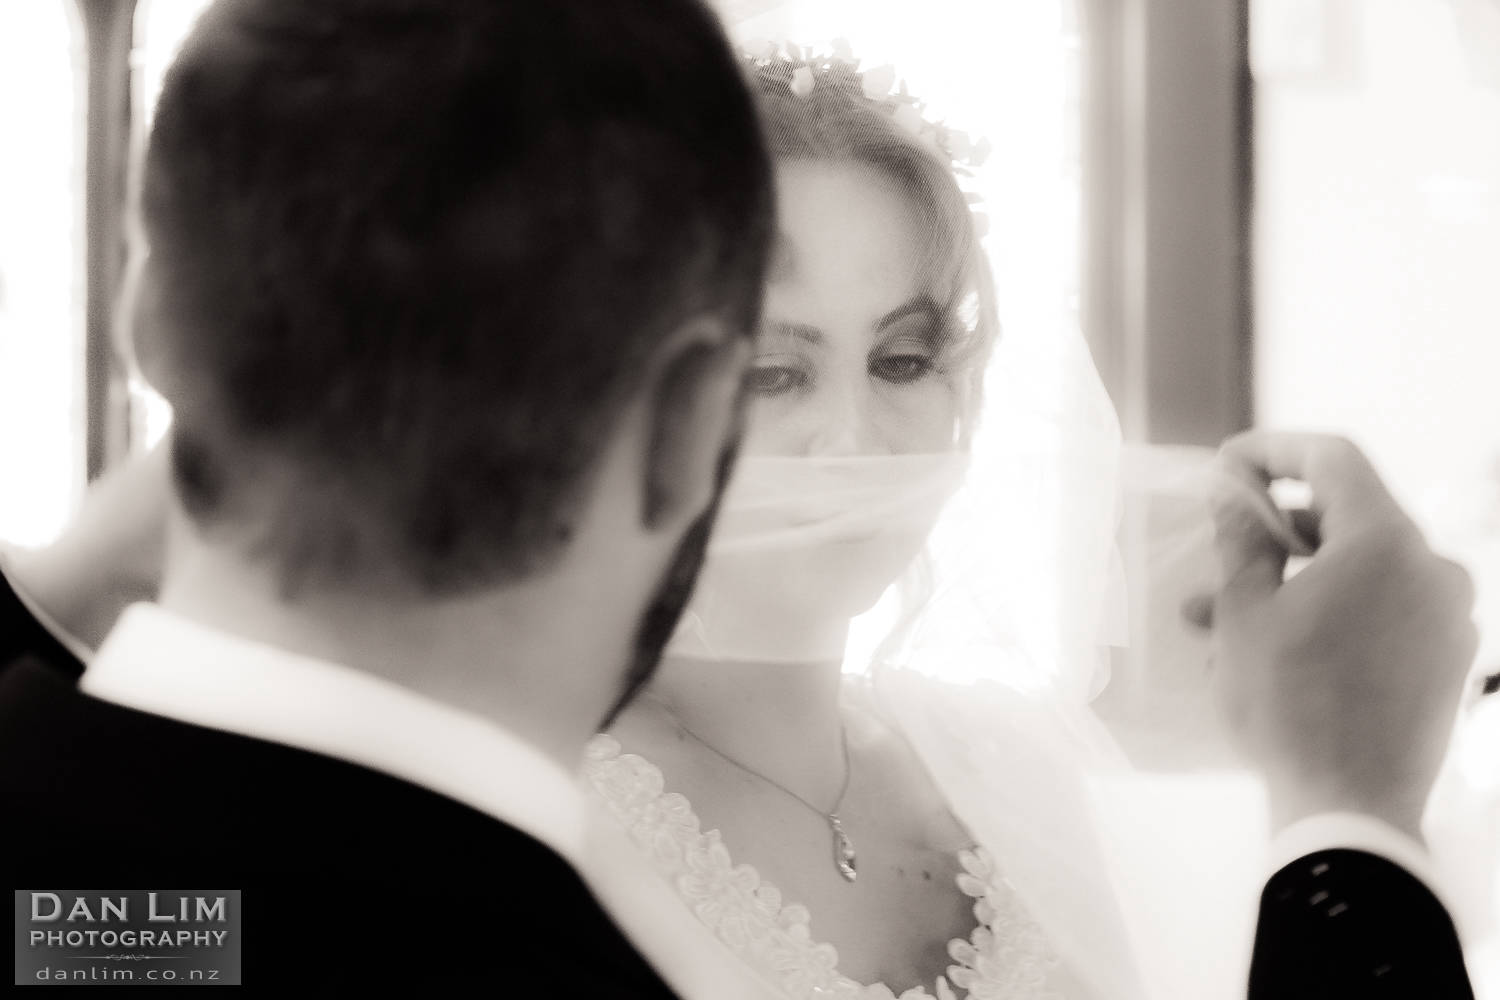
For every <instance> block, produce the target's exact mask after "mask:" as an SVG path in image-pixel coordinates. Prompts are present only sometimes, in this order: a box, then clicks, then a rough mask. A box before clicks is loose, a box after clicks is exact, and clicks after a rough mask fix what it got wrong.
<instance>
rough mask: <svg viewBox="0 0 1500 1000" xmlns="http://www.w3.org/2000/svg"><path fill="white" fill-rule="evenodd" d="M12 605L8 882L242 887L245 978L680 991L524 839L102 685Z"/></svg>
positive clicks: (3, 812)
mask: <svg viewBox="0 0 1500 1000" xmlns="http://www.w3.org/2000/svg"><path fill="white" fill-rule="evenodd" d="M0 590H3V592H4V593H3V595H0V604H4V603H5V599H6V598H8V599H9V600H10V601H11V602H14V597H13V595H11V594H10V592H9V588H8V587H0ZM14 607H15V605H14V604H13V603H12V605H11V610H10V612H9V614H10V626H11V631H10V632H9V634H8V635H3V638H4V639H5V643H4V645H5V651H6V652H7V653H8V654H9V655H10V662H9V663H8V664H4V665H0V816H3V820H0V824H3V827H4V830H3V832H0V837H3V838H4V839H5V840H6V841H7V842H8V844H9V846H8V848H7V850H6V852H5V858H6V864H7V865H8V867H9V874H10V878H9V879H8V882H9V884H10V887H11V888H12V889H33V890H58V889H64V890H74V889H78V888H80V887H86V888H89V889H92V890H99V891H107V890H114V891H116V892H123V891H126V890H144V889H151V888H164V889H166V888H178V889H180V888H182V887H198V888H200V889H210V890H211V889H239V890H242V893H243V895H242V897H241V912H242V916H243V927H242V935H243V936H242V943H243V951H242V960H243V970H244V971H243V977H244V983H245V985H247V986H252V987H253V986H262V987H271V988H274V989H277V990H278V992H286V991H290V990H293V989H297V988H300V987H307V988H308V991H309V992H311V993H314V994H317V993H318V991H320V990H321V991H323V995H327V992H328V991H329V990H337V992H338V993H339V995H344V994H345V993H348V994H349V995H366V994H369V995H373V993H374V991H375V990H376V988H377V987H390V988H391V989H392V990H394V992H395V995H397V996H445V997H446V996H488V997H497V998H499V997H512V996H514V997H522V996H528V997H529V996H539V997H548V998H552V997H572V996H579V997H591V998H592V997H621V998H651V1000H670V998H671V997H672V993H671V992H670V990H669V989H668V988H667V987H666V986H665V985H664V984H663V983H662V981H661V980H660V979H659V978H658V977H657V975H656V974H655V972H654V971H653V970H652V969H651V968H650V967H649V966H648V965H647V964H646V963H645V962H644V961H643V960H642V959H641V958H640V956H639V955H637V953H636V952H635V951H634V949H633V948H632V947H631V946H630V944H629V943H628V942H627V941H626V939H625V938H624V937H623V935H622V934H621V933H620V932H619V930H618V929H616V927H615V926H614V925H613V924H612V923H611V922H610V920H609V918H608V917H607V916H606V915H605V913H604V911H603V910H602V909H601V908H600V906H599V904H598V903H597V902H596V901H595V900H594V898H593V896H592V895H590V893H589V891H588V889H587V888H586V887H585V886H584V883H583V882H582V881H581V880H580V879H579V877H578V876H577V875H576V874H575V872H574V871H573V869H572V868H571V867H569V865H568V864H567V863H566V862H565V861H564V860H563V859H562V858H561V857H559V856H558V855H557V854H555V853H554V852H553V851H552V850H551V849H549V848H548V847H546V846H544V845H543V844H541V843H539V842H538V841H536V840H534V839H533V838H531V837H529V836H527V835H526V834H523V833H521V832H519V831H517V830H515V829H513V828H511V827H509V826H506V825H504V824H503V823H500V822H498V821H497V820H495V819H493V818H491V817H489V816H487V815H485V814H483V813H480V812H478V811H476V810H474V809H471V808H469V807H468V806H465V805H462V804H460V803H458V802H456V801H454V800H452V799H449V798H446V797H444V796H442V795H438V794H435V793H433V792H429V791H427V790H425V789H422V788H420V787H417V786H415V785H412V784H409V783H407V782H404V781H401V780H398V779H396V778H391V777H388V776H386V775H383V774H380V773H378V772H375V771H372V770H369V769H366V768H363V767H358V766H355V765H352V764H347V763H344V762H342V761H339V760H335V759H332V758H329V757H325V756H322V755H320V754H315V753H310V752H306V751H302V750H296V749H292V748H289V747H285V746H280V745H277V744H272V743H267V742H263V741H260V740H255V739H250V738H247V737H243V736H236V735H231V734H228V733H224V732H220V731H217V730H213V729H206V728H202V727H199V726H193V725H187V724H184V723H180V722H175V721H172V720H169V719H164V718H161V717H159V716H155V715H149V714H146V713H143V712H137V711H134V710H131V709H127V708H123V707H120V706H117V705H114V704H112V703H109V702H105V701H101V700H98V699H95V698H91V697H89V696H87V695H85V694H83V693H82V692H80V691H79V690H78V688H77V686H76V683H75V682H74V679H73V675H74V673H75V672H76V668H77V663H76V661H74V660H72V658H71V657H68V656H67V654H66V652H65V651H61V649H60V647H56V646H55V644H54V645H48V643H47V641H46V637H45V634H44V633H43V634H42V635H37V634H35V633H30V634H27V635H22V634H21V632H22V631H25V629H26V626H25V622H21V623H20V625H21V629H20V630H16V629H15V625H16V617H15V611H14ZM32 627H33V628H35V627H36V626H35V623H34V622H33V623H32ZM356 991H357V992H356Z"/></svg>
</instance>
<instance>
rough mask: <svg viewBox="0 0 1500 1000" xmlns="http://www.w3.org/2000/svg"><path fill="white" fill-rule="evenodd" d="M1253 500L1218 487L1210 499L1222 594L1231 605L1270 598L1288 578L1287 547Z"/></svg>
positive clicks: (1240, 491) (1235, 489)
mask: <svg viewBox="0 0 1500 1000" xmlns="http://www.w3.org/2000/svg"><path fill="white" fill-rule="evenodd" d="M1249 496H1250V494H1248V493H1247V492H1246V491H1245V490H1243V489H1241V488H1240V487H1232V488H1223V487H1216V488H1215V489H1214V491H1213V496H1212V497H1210V507H1211V510H1212V512H1213V520H1214V548H1215V551H1216V552H1217V553H1218V557H1219V585H1220V592H1221V595H1222V597H1223V599H1224V600H1225V601H1226V602H1227V603H1229V604H1238V603H1239V602H1240V601H1241V600H1243V599H1248V598H1252V597H1259V596H1265V595H1267V594H1269V593H1270V592H1272V591H1274V590H1275V589H1276V588H1277V587H1279V586H1281V582H1282V579H1283V578H1284V577H1285V574H1286V560H1287V549H1286V547H1285V543H1284V541H1283V539H1282V538H1280V537H1278V535H1277V532H1276V531H1275V530H1274V529H1273V528H1272V527H1271V525H1270V524H1269V523H1268V520H1267V517H1268V516H1267V515H1266V514H1265V512H1264V511H1263V510H1262V509H1260V507H1259V506H1257V505H1256V504H1255V503H1253V502H1251V501H1250V500H1249V499H1248V497H1249ZM1268 502H1269V501H1268ZM1283 530H1285V529H1283Z"/></svg>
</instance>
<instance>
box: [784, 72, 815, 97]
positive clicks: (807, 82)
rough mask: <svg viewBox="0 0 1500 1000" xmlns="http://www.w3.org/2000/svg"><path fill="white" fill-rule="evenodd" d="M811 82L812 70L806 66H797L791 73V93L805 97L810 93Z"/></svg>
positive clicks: (811, 88) (811, 89)
mask: <svg viewBox="0 0 1500 1000" xmlns="http://www.w3.org/2000/svg"><path fill="white" fill-rule="evenodd" d="M813 83H814V81H813V75H812V70H810V69H808V68H807V67H806V66H798V67H797V71H796V72H795V73H793V74H792V82H791V84H790V86H791V89H792V93H794V94H796V95H797V96H798V97H806V96H807V95H808V94H811V93H812V91H813Z"/></svg>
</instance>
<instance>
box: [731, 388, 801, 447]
mask: <svg viewBox="0 0 1500 1000" xmlns="http://www.w3.org/2000/svg"><path fill="white" fill-rule="evenodd" d="M815 413H816V406H815V405H814V404H813V403H811V402H809V401H808V400H805V399H798V398H796V397H780V398H771V399H753V400H751V403H750V411H749V413H748V414H747V415H746V421H745V437H744V441H743V442H742V443H741V446H740V453H741V454H744V455H798V454H801V453H802V451H803V450H805V448H806V442H807V439H808V436H809V435H810V434H811V433H812V428H813V427H814V426H815V425H816V419H815Z"/></svg>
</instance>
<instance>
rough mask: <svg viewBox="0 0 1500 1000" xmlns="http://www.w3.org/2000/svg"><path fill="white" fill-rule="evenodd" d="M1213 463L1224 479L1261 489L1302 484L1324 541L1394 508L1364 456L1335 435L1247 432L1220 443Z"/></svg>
mask: <svg viewBox="0 0 1500 1000" xmlns="http://www.w3.org/2000/svg"><path fill="white" fill-rule="evenodd" d="M1219 463H1220V467H1221V469H1222V470H1223V471H1224V473H1225V474H1226V475H1229V476H1232V477H1235V478H1238V479H1239V480H1241V481H1249V482H1256V483H1259V484H1260V485H1261V486H1262V487H1264V485H1265V484H1267V483H1269V482H1271V481H1272V480H1276V479H1299V480H1302V481H1303V482H1305V483H1307V485H1308V486H1309V487H1310V488H1311V490H1312V509H1313V510H1314V511H1316V512H1317V514H1318V515H1319V519H1320V522H1321V523H1320V527H1321V529H1322V532H1323V534H1324V535H1325V536H1328V537H1335V536H1337V535H1340V534H1342V533H1345V532H1348V531H1349V530H1351V529H1353V528H1356V527H1360V526H1363V525H1366V524H1368V523H1369V522H1370V521H1371V520H1372V519H1375V518H1380V517H1385V516H1389V514H1390V513H1391V512H1392V511H1393V510H1397V508H1396V504H1395V501H1394V500H1393V499H1392V498H1391V495H1390V493H1389V492H1388V491H1387V490H1386V488H1385V484H1384V483H1382V482H1381V480H1380V477H1379V475H1377V474H1376V472H1375V470H1374V468H1373V467H1372V466H1371V465H1370V462H1369V460H1368V459H1367V458H1366V457H1365V455H1364V453H1363V452H1361V451H1360V450H1359V449H1358V448H1357V447H1355V446H1354V445H1353V444H1352V443H1350V442H1349V441H1348V440H1346V439H1344V438H1341V437H1335V436H1332V435H1326V434H1297V433H1280V432H1266V431H1251V432H1248V433H1246V434H1241V435H1239V436H1237V437H1234V438H1231V439H1230V440H1229V441H1227V442H1225V444H1224V446H1223V447H1222V448H1221V449H1220V451H1219Z"/></svg>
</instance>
